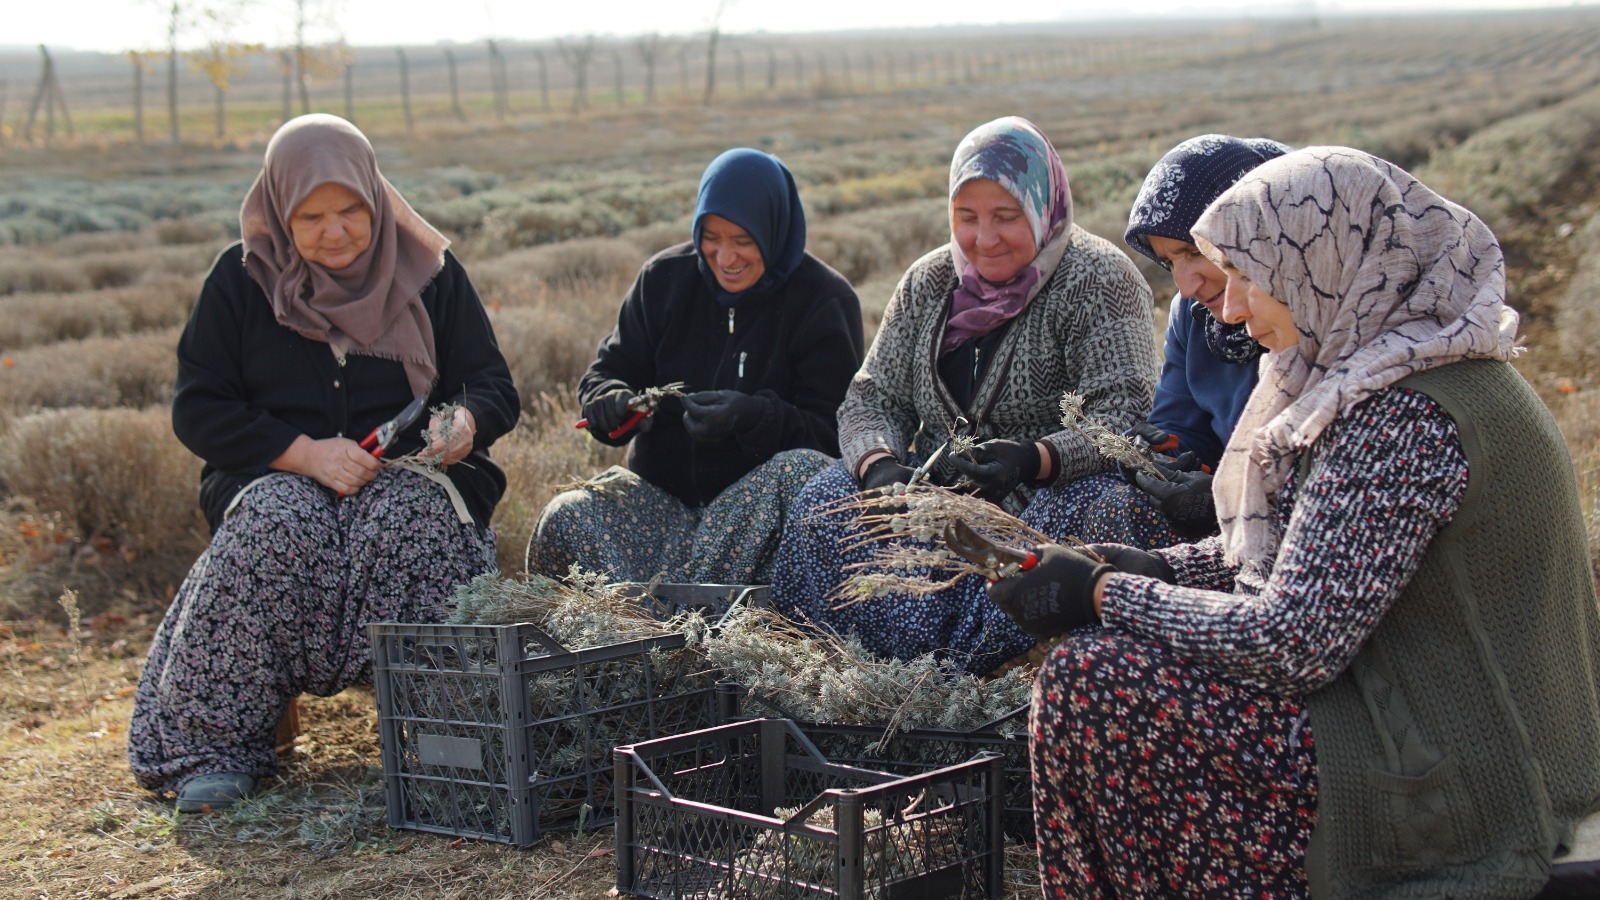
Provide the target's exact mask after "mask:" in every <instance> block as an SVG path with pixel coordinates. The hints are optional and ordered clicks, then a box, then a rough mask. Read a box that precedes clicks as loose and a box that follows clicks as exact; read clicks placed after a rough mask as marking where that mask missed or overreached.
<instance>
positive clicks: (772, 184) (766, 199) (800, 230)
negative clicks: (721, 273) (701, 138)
mask: <svg viewBox="0 0 1600 900" xmlns="http://www.w3.org/2000/svg"><path fill="white" fill-rule="evenodd" d="M706 216H721V217H723V218H724V219H727V220H728V221H729V222H732V223H733V224H735V225H737V226H739V227H740V228H743V229H744V230H745V231H747V232H749V234H750V237H751V238H753V239H754V240H755V242H756V248H757V249H758V250H760V251H761V262H762V264H763V265H765V266H766V271H765V272H763V273H762V275H761V280H760V281H757V282H756V283H755V284H753V285H751V286H750V287H748V288H745V289H744V290H742V291H739V292H738V293H729V292H727V291H724V290H723V289H722V287H721V285H718V284H717V279H716V275H715V273H714V272H713V271H712V268H711V264H710V263H708V262H706V256H705V254H704V253H702V252H701V251H700V231H701V225H702V223H704V222H705V217H706ZM694 252H695V255H696V256H698V257H699V258H700V274H701V275H703V276H705V278H706V280H707V281H708V282H710V283H711V285H712V286H713V287H714V288H715V289H716V291H717V302H718V303H721V304H722V305H723V306H725V307H732V306H733V305H734V304H736V303H738V302H739V301H740V300H741V299H742V298H744V297H745V296H747V295H749V294H757V293H760V292H762V291H765V290H767V289H768V288H771V287H775V286H777V285H780V284H782V283H783V282H784V281H786V280H788V278H789V276H790V275H791V274H793V272H794V270H795V269H796V268H798V267H799V266H800V263H801V261H803V260H804V259H805V256H806V213H805V210H804V209H802V208H801V206H800V191H799V190H798V189H797V188H796V187H795V184H794V176H793V175H790V174H789V170H788V169H787V168H786V167H785V166H784V165H783V163H782V162H780V161H779V160H778V158H777V157H776V156H773V155H771V154H770V153H763V152H761V151H760V150H752V149H750V148H749V147H740V148H737V149H734V150H729V151H727V152H726V153H724V154H722V155H721V156H719V157H717V158H716V159H714V160H712V161H711V165H709V166H706V171H705V174H704V175H701V176H700V199H699V202H698V203H696V204H695V208H694Z"/></svg>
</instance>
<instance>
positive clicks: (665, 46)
mask: <svg viewBox="0 0 1600 900" xmlns="http://www.w3.org/2000/svg"><path fill="white" fill-rule="evenodd" d="M634 47H635V48H637V49H638V51H639V59H640V60H641V61H642V62H643V63H644V102H645V103H646V104H647V105H650V106H654V105H655V103H656V66H657V64H659V63H660V62H661V54H662V53H663V52H665V51H667V50H670V49H672V44H671V42H670V41H667V40H665V39H663V38H662V37H661V35H659V34H657V33H655V32H651V33H649V34H647V35H644V36H643V37H640V38H639V39H638V40H636V41H635V42H634Z"/></svg>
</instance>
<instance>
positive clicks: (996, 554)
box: [944, 519, 1039, 584]
mask: <svg viewBox="0 0 1600 900" xmlns="http://www.w3.org/2000/svg"><path fill="white" fill-rule="evenodd" d="M944 542H945V545H946V546H948V547H949V548H950V549H951V550H954V551H955V552H957V553H959V554H961V556H962V557H963V558H965V559H966V560H967V562H970V563H972V564H973V565H974V566H976V567H977V568H978V569H979V570H980V571H981V572H983V575H984V577H985V578H988V579H989V583H990V584H994V583H995V582H996V581H999V580H1000V579H1002V578H1010V577H1011V576H1012V575H1015V574H1017V573H1018V572H1026V571H1028V570H1029V569H1031V568H1033V567H1034V566H1037V565H1038V564H1039V557H1038V556H1037V555H1036V554H1035V553H1034V552H1033V551H1032V550H1017V549H1015V548H1013V547H1002V546H1000V545H999V544H996V543H995V542H994V541H991V540H989V539H988V538H986V537H984V536H983V535H981V534H979V533H977V532H976V531H973V530H972V527H971V526H969V525H968V524H967V523H965V522H963V521H961V520H960V519H956V520H955V521H954V522H951V523H950V524H948V525H946V526H945V527H944Z"/></svg>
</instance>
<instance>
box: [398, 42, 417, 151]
mask: <svg viewBox="0 0 1600 900" xmlns="http://www.w3.org/2000/svg"><path fill="white" fill-rule="evenodd" d="M394 52H395V55H397V56H399V57H400V109H401V110H402V111H404V112H405V116H406V131H407V132H408V133H415V132H416V130H417V123H416V120H414V119H412V118H411V64H410V63H409V62H408V61H407V60H406V50H405V48H404V47H396V48H394Z"/></svg>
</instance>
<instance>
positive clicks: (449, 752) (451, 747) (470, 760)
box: [417, 734, 483, 771]
mask: <svg viewBox="0 0 1600 900" xmlns="http://www.w3.org/2000/svg"><path fill="white" fill-rule="evenodd" d="M417 759H418V761H420V762H421V763H422V764H423V765H426V766H452V767H454V768H457V769H478V770H480V771H481V770H482V769H483V741H480V740H478V739H477V738H464V737H450V736H449V735H444V734H419V735H417Z"/></svg>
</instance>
